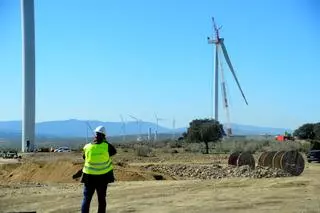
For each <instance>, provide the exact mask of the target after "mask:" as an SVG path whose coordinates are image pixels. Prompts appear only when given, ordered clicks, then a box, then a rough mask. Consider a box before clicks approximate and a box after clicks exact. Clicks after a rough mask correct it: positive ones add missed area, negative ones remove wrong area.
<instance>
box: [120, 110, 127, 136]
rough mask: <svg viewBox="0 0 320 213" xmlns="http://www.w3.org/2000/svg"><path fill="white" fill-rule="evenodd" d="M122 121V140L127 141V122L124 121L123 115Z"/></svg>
mask: <svg viewBox="0 0 320 213" xmlns="http://www.w3.org/2000/svg"><path fill="white" fill-rule="evenodd" d="M120 119H121V130H122V140H123V141H126V122H125V121H124V119H123V116H122V115H120Z"/></svg>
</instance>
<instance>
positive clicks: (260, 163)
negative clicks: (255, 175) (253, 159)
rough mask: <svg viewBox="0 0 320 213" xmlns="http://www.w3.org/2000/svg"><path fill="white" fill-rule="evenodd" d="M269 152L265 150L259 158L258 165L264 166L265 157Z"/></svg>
mask: <svg viewBox="0 0 320 213" xmlns="http://www.w3.org/2000/svg"><path fill="white" fill-rule="evenodd" d="M267 154H268V152H263V153H262V154H261V155H260V157H259V159H258V166H263V162H264V158H265V157H266V156H267Z"/></svg>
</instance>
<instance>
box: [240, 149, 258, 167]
mask: <svg viewBox="0 0 320 213" xmlns="http://www.w3.org/2000/svg"><path fill="white" fill-rule="evenodd" d="M244 165H248V166H249V167H250V168H251V169H254V168H255V160H254V157H253V156H252V154H250V153H248V152H243V153H241V154H240V155H239V157H238V159H237V166H244Z"/></svg>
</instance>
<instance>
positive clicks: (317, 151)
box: [307, 142, 320, 163]
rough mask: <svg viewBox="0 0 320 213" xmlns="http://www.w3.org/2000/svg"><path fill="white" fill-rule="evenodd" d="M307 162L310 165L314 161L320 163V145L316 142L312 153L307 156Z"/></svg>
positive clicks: (311, 150)
mask: <svg viewBox="0 0 320 213" xmlns="http://www.w3.org/2000/svg"><path fill="white" fill-rule="evenodd" d="M307 160H308V162H309V163H311V162H312V161H317V162H320V143H317V142H315V143H314V144H313V145H312V147H311V149H310V151H309V152H308V154H307Z"/></svg>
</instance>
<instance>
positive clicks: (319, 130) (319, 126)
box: [313, 123, 320, 141]
mask: <svg viewBox="0 0 320 213" xmlns="http://www.w3.org/2000/svg"><path fill="white" fill-rule="evenodd" d="M313 133H314V139H315V140H318V141H320V123H316V124H314V125H313Z"/></svg>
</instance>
